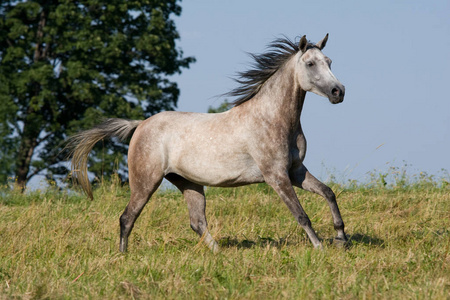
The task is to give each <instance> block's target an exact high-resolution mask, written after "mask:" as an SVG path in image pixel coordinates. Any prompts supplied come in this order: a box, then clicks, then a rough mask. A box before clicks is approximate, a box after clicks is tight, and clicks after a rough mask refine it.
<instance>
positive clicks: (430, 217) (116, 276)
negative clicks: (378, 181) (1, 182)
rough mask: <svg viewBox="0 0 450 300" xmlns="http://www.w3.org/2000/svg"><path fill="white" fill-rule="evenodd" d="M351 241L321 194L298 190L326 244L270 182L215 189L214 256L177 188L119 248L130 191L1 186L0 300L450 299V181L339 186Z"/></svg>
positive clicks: (210, 213)
mask: <svg viewBox="0 0 450 300" xmlns="http://www.w3.org/2000/svg"><path fill="white" fill-rule="evenodd" d="M333 189H334V190H335V192H336V194H337V195H338V203H339V206H340V208H341V212H342V215H343V218H344V221H345V223H346V228H347V234H348V236H349V237H350V238H351V241H352V245H351V246H350V247H349V248H348V249H346V250H345V249H339V248H336V247H334V246H333V245H330V244H329V240H330V239H332V238H333V237H334V234H335V233H334V230H333V226H332V221H331V215H330V212H329V209H328V206H327V204H326V203H325V201H324V200H322V199H321V198H320V197H318V196H316V195H313V194H310V193H306V192H303V191H301V190H297V193H298V195H299V198H300V201H301V203H302V205H303V207H304V208H305V210H306V211H307V213H308V214H309V216H310V218H311V220H312V222H313V226H314V228H315V229H316V231H317V232H318V234H319V236H320V237H321V238H323V241H324V245H325V247H324V250H323V251H318V250H314V249H313V248H312V245H311V244H310V242H309V241H308V240H307V237H306V235H305V233H304V232H303V230H302V229H301V228H300V227H299V226H298V225H297V224H296V223H295V221H294V219H293V217H292V216H291V214H290V212H289V211H288V209H287V208H286V206H285V205H284V204H283V203H281V200H280V199H279V198H278V197H277V195H275V194H274V192H273V191H272V190H271V189H270V188H269V187H267V186H265V185H254V186H248V187H243V188H233V189H215V188H214V189H213V188H211V189H208V190H207V198H208V200H207V217H208V221H209V226H210V231H211V233H212V234H213V236H214V237H215V238H216V239H217V240H218V241H219V244H220V245H221V252H220V253H219V254H217V255H214V254H213V253H211V252H210V251H209V250H208V249H207V248H206V247H205V246H203V244H201V243H199V239H198V237H197V235H196V234H195V233H194V232H193V231H192V230H191V229H190V227H189V217H188V212H187V208H186V205H185V203H184V201H183V198H182V197H181V195H180V194H179V193H178V192H175V191H170V190H169V191H165V192H159V193H158V194H157V195H156V196H154V197H153V198H152V200H151V202H150V203H149V204H148V205H147V206H146V208H145V210H144V212H143V213H142V215H141V216H140V218H139V219H138V221H137V222H136V226H135V228H134V231H133V232H132V234H131V237H130V244H129V249H128V250H129V252H128V253H127V254H121V253H119V251H118V242H119V224H118V223H119V222H118V220H119V216H120V215H121V213H122V211H123V209H124V207H125V205H126V204H127V202H128V196H129V191H128V190H127V188H122V187H119V185H117V184H114V183H111V182H108V183H104V184H102V185H101V186H99V187H98V188H97V189H96V191H95V200H94V201H89V200H87V199H86V198H85V197H83V196H81V195H80V194H75V193H71V194H67V193H65V192H58V191H56V190H52V189H51V188H50V189H48V190H46V191H42V192H29V193H27V194H26V195H22V194H20V193H19V192H17V191H14V190H13V191H7V192H3V193H0V197H1V200H0V218H1V222H0V299H16V298H23V299H45V298H48V299H64V298H66V299H81V298H83V299H85V298H91V299H99V298H100V299H133V298H134V299H138V298H139V299H149V298H151V299H155V298H159V299H304V298H327V299H329V298H338V299H374V298H376V299H449V298H450V221H449V216H450V186H449V185H448V184H447V183H445V182H443V183H439V184H437V183H432V182H427V183H426V184H414V185H402V186H400V187H396V186H390V187H383V185H368V186H357V185H355V186H352V187H347V188H343V187H342V186H339V185H335V186H334V187H333Z"/></svg>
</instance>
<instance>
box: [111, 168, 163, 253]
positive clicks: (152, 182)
mask: <svg viewBox="0 0 450 300" xmlns="http://www.w3.org/2000/svg"><path fill="white" fill-rule="evenodd" d="M130 175H131V174H130ZM162 178H163V175H162V173H161V174H153V176H150V177H149V178H148V177H147V178H146V177H144V179H145V180H143V179H142V178H138V179H137V180H133V181H130V188H131V197H130V202H128V205H127V207H126V208H125V211H124V212H123V214H122V216H121V217H120V247H119V250H120V252H126V251H127V246H128V237H129V236H130V233H131V230H132V229H133V226H134V222H135V221H136V219H137V218H138V217H139V215H140V214H141V212H142V209H143V208H144V206H145V204H147V202H148V200H149V199H150V197H151V196H152V195H153V193H154V192H155V191H156V190H157V189H158V187H159V185H160V184H161V181H162Z"/></svg>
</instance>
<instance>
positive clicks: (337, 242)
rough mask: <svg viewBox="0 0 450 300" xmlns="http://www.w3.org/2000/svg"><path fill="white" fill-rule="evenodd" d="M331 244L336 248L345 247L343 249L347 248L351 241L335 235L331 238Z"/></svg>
mask: <svg viewBox="0 0 450 300" xmlns="http://www.w3.org/2000/svg"><path fill="white" fill-rule="evenodd" d="M333 245H335V246H336V247H338V248H345V249H347V248H349V247H350V245H351V242H350V241H349V240H347V239H345V240H344V239H342V238H339V237H335V238H334V239H333Z"/></svg>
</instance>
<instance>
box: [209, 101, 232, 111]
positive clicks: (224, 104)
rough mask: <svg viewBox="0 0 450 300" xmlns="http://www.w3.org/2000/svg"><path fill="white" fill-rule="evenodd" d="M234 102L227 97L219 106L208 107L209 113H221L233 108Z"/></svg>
mask: <svg viewBox="0 0 450 300" xmlns="http://www.w3.org/2000/svg"><path fill="white" fill-rule="evenodd" d="M231 106H232V104H231V103H229V102H228V100H227V99H225V101H223V102H222V103H221V104H220V105H219V106H218V107H212V106H210V107H208V113H214V114H215V113H221V112H225V111H227V110H229V109H230V108H231Z"/></svg>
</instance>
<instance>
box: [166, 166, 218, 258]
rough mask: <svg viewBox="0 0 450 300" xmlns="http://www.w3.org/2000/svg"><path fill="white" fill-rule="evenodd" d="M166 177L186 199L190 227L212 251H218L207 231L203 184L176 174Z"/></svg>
mask: <svg viewBox="0 0 450 300" xmlns="http://www.w3.org/2000/svg"><path fill="white" fill-rule="evenodd" d="M166 179H167V180H169V181H170V182H172V183H173V184H174V185H175V186H176V187H177V188H178V189H179V190H180V191H181V192H182V193H183V196H184V199H185V200H186V203H187V206H188V210H189V219H190V222H191V228H192V230H194V231H195V232H196V233H197V234H198V235H199V236H200V237H201V238H202V239H203V242H204V243H205V244H206V245H207V246H208V247H209V249H211V250H212V251H213V252H214V253H217V252H218V251H219V245H218V244H217V243H216V241H215V240H214V239H213V237H212V236H211V234H210V233H209V231H208V227H207V226H208V223H207V221H206V216H205V207H206V199H205V193H204V191H203V186H201V185H198V184H195V183H193V182H190V181H188V180H186V179H184V178H183V177H181V176H179V175H176V174H168V175H167V176H166Z"/></svg>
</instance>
